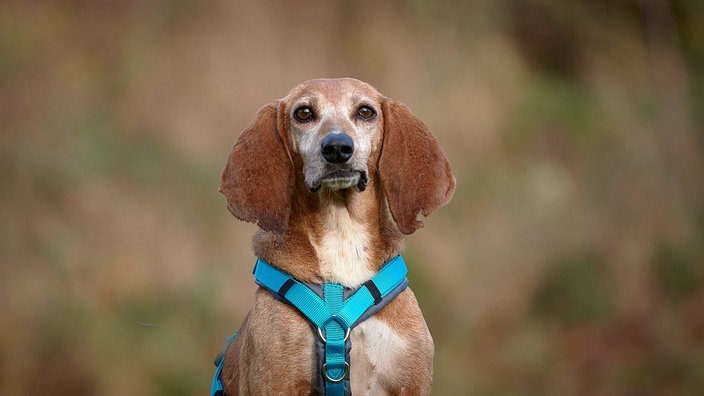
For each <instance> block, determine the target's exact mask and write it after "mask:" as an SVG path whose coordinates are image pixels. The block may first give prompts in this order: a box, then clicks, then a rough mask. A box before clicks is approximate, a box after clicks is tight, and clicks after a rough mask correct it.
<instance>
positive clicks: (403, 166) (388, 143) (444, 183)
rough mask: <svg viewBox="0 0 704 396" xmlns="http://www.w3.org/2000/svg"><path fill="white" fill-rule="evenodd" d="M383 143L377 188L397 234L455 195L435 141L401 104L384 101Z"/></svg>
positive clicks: (418, 223) (447, 166)
mask: <svg viewBox="0 0 704 396" xmlns="http://www.w3.org/2000/svg"><path fill="white" fill-rule="evenodd" d="M383 111H384V141H383V145H382V149H381V158H379V176H380V180H381V185H382V188H383V190H384V194H385V195H386V200H387V201H388V203H389V209H390V210H391V215H392V216H393V218H394V221H396V225H397V226H398V228H399V230H401V232H403V233H404V234H406V235H408V234H412V233H413V232H414V231H415V230H417V229H418V228H420V227H422V226H423V223H422V222H421V221H417V220H416V217H417V216H418V214H419V213H422V214H423V216H428V215H430V213H432V212H433V211H435V210H436V209H438V208H440V207H441V206H444V205H445V204H447V203H448V202H450V199H451V198H452V194H453V193H454V192H455V183H456V182H455V177H454V176H452V171H451V170H450V163H449V162H448V161H447V158H445V153H444V152H443V151H442V148H441V147H440V144H439V143H438V141H437V139H435V137H434V136H433V135H432V134H431V133H430V130H429V129H428V127H427V126H426V125H425V124H424V123H423V122H422V121H421V120H419V119H418V118H417V117H416V116H415V115H413V113H411V110H410V109H409V108H408V107H407V106H406V105H405V104H403V103H401V102H397V101H394V100H390V99H389V100H386V101H385V102H384V104H383Z"/></svg>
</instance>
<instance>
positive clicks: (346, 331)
mask: <svg viewBox="0 0 704 396" xmlns="http://www.w3.org/2000/svg"><path fill="white" fill-rule="evenodd" d="M318 337H320V339H321V340H322V341H323V344H327V343H328V340H326V339H325V336H324V335H323V330H322V329H321V328H320V327H318ZM348 338H350V328H349V327H348V328H347V330H345V339H344V340H343V341H344V342H347V339H348Z"/></svg>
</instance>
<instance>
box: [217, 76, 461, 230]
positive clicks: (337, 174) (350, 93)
mask: <svg viewBox="0 0 704 396" xmlns="http://www.w3.org/2000/svg"><path fill="white" fill-rule="evenodd" d="M370 177H374V178H378V180H379V181H380V182H381V186H382V189H383V191H384V194H385V196H386V199H387V201H388V204H389V209H390V211H391V214H392V216H393V218H394V221H395V222H396V224H397V226H398V228H399V230H401V232H403V233H404V234H411V233H413V232H414V231H415V230H416V229H418V228H420V227H421V226H422V225H423V223H422V222H420V221H418V220H416V217H417V215H418V214H419V213H422V214H423V215H424V216H428V215H429V214H430V213H431V212H433V211H434V210H436V209H437V208H439V207H441V206H443V205H445V204H447V203H448V202H449V201H450V198H451V197H452V194H453V192H454V189H455V179H454V177H453V176H452V173H451V171H450V165H449V163H448V161H447V159H446V158H445V155H444V153H443V151H442V149H441V148H440V145H439V144H438V142H437V140H436V139H435V138H434V137H433V136H432V135H431V133H430V131H429V130H428V128H427V127H426V126H425V124H423V122H421V121H420V120H419V119H418V118H417V117H415V116H414V115H413V114H412V113H411V111H410V110H409V109H408V107H406V106H405V105H404V104H403V103H400V102H397V101H394V100H391V99H387V98H385V97H384V96H382V95H381V94H380V93H379V92H377V90H376V89H374V88H373V87H372V86H371V85H369V84H366V83H364V82H362V81H359V80H355V79H351V78H343V79H318V80H310V81H306V82H303V83H301V84H300V85H298V86H297V87H295V88H294V89H293V90H291V92H289V94H288V95H287V96H286V97H284V98H283V99H281V100H279V101H278V102H275V103H271V104H268V105H266V106H264V107H263V108H262V109H260V110H259V113H258V114H257V116H256V118H255V119H254V121H253V122H252V123H251V124H250V125H249V126H248V127H247V128H246V129H245V130H244V131H243V132H242V134H241V135H240V137H239V139H238V140H237V142H236V143H235V145H234V147H233V149H232V152H231V154H230V157H229V159H228V162H227V164H226V166H225V169H224V170H223V173H222V178H221V184H220V192H222V193H223V194H224V195H225V197H226V198H227V204H228V209H229V210H230V212H232V214H233V215H235V217H237V218H239V219H241V220H245V221H250V222H255V223H257V224H258V225H259V227H261V228H262V229H264V230H266V231H273V232H283V231H285V230H286V228H287V227H288V221H289V216H290V213H291V205H292V198H293V194H294V191H295V184H296V180H297V178H301V179H302V180H301V181H302V182H303V183H305V186H306V187H307V189H308V191H309V193H311V194H314V193H317V192H319V191H321V190H332V191H337V190H345V189H355V190H357V191H358V192H360V193H363V192H364V191H365V189H366V187H367V183H368V181H369V180H370Z"/></svg>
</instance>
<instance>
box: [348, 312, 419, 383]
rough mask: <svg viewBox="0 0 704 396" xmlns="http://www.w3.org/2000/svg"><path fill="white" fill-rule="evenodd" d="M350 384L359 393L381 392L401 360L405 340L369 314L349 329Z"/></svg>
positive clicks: (390, 380) (392, 380)
mask: <svg viewBox="0 0 704 396" xmlns="http://www.w3.org/2000/svg"><path fill="white" fill-rule="evenodd" d="M351 339H352V345H353V346H354V347H353V348H352V356H350V359H351V360H352V362H353V364H352V366H351V370H352V372H351V374H350V375H351V376H350V380H351V385H352V389H354V390H356V391H357V392H359V393H361V394H363V395H385V394H388V393H387V391H386V390H387V389H389V388H391V387H392V385H393V383H394V382H395V378H394V373H398V365H399V364H401V363H402V362H403V360H404V353H405V351H406V349H407V347H408V341H407V340H406V339H404V338H402V337H401V336H399V335H398V334H397V333H396V332H395V331H393V329H391V328H390V327H389V326H388V325H387V324H386V323H384V322H382V321H381V320H379V319H377V318H375V317H373V316H372V317H371V318H369V319H367V320H365V321H364V322H362V323H360V324H359V325H358V326H357V327H355V328H354V329H353V330H352V335H351Z"/></svg>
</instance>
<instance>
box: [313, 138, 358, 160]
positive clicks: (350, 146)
mask: <svg viewBox="0 0 704 396" xmlns="http://www.w3.org/2000/svg"><path fill="white" fill-rule="evenodd" d="M321 151H322V154H323V158H325V160H326V161H327V162H329V163H331V164H342V163H345V162H347V161H348V160H349V159H350V158H351V157H352V154H354V142H352V138H351V137H349V136H347V135H345V134H344V133H339V134H330V135H327V136H325V138H324V139H323V143H322V144H321Z"/></svg>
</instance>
